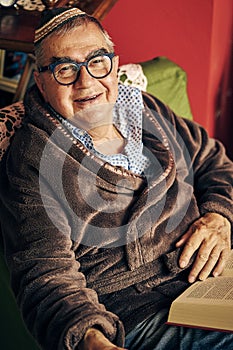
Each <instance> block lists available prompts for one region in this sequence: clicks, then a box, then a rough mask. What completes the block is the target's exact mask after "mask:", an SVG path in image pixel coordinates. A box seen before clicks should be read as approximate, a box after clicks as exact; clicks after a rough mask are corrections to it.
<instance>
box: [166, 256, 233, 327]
mask: <svg viewBox="0 0 233 350" xmlns="http://www.w3.org/2000/svg"><path fill="white" fill-rule="evenodd" d="M167 324H170V325H176V326H187V327H197V328H202V329H212V330H219V331H229V332H233V250H231V254H230V257H229V259H228V261H227V264H226V266H225V269H224V271H223V273H222V274H221V275H220V276H218V277H209V278H207V279H206V280H205V281H198V282H195V283H194V284H192V285H191V286H190V287H189V288H188V289H186V290H185V292H183V293H182V294H181V295H180V296H179V297H178V298H176V299H175V300H174V301H173V302H172V305H171V307H170V311H169V315H168V321H167Z"/></svg>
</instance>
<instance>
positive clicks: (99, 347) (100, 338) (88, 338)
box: [78, 328, 124, 350]
mask: <svg viewBox="0 0 233 350" xmlns="http://www.w3.org/2000/svg"><path fill="white" fill-rule="evenodd" d="M78 350H124V349H123V348H119V347H118V346H116V345H114V344H112V343H111V342H110V341H109V340H108V339H107V338H106V337H105V336H104V335H103V333H102V332H100V331H99V330H98V329H95V328H89V329H88V330H87V332H86V333H85V335H84V338H83V340H82V341H81V343H80V344H79V346H78Z"/></svg>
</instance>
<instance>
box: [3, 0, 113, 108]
mask: <svg viewBox="0 0 233 350" xmlns="http://www.w3.org/2000/svg"><path fill="white" fill-rule="evenodd" d="M43 1H44V3H45V1H46V0H43ZM116 2H117V0H94V1H93V0H74V1H67V0H57V1H55V3H54V2H53V3H54V5H53V7H70V6H75V7H79V8H80V9H82V10H83V11H85V12H87V13H88V14H90V15H93V16H95V17H96V18H98V19H99V20H100V21H101V20H102V19H103V18H104V17H105V16H106V14H107V13H108V12H109V11H110V9H111V8H112V7H113V5H114V4H115V3H116ZM49 3H52V2H51V1H49V0H47V4H48V5H47V7H49ZM40 13H41V12H40V11H27V10H25V9H23V8H18V9H16V8H7V9H6V8H5V9H4V8H1V9H0V50H1V49H2V50H10V51H22V52H25V53H28V54H32V53H33V49H34V46H33V40H34V31H35V28H36V27H37V26H38V24H39V20H40ZM32 68H33V59H32V57H31V56H28V59H27V63H26V66H25V69H24V71H23V74H22V75H21V78H20V81H19V83H18V86H17V89H16V93H15V95H14V98H13V102H15V101H18V100H19V99H21V98H22V97H23V95H24V92H25V87H26V86H27V83H28V80H29V79H30V76H31V72H32Z"/></svg>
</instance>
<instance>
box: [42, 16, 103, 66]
mask: <svg viewBox="0 0 233 350" xmlns="http://www.w3.org/2000/svg"><path fill="white" fill-rule="evenodd" d="M42 45H43V56H44V58H46V59H49V60H50V59H51V57H67V56H68V57H71V58H73V59H75V60H76V59H77V60H83V59H86V58H87V57H88V56H89V54H90V53H91V52H94V51H98V50H100V49H101V50H103V49H105V52H108V51H109V50H108V45H107V43H106V40H105V37H104V35H103V33H102V32H101V31H100V29H99V28H98V27H97V26H96V25H95V24H94V23H84V24H82V25H80V26H78V27H74V28H72V29H71V30H70V31H69V32H62V33H61V32H60V33H59V32H56V33H52V34H50V35H49V36H48V37H47V38H46V39H45V40H44V41H43V43H42Z"/></svg>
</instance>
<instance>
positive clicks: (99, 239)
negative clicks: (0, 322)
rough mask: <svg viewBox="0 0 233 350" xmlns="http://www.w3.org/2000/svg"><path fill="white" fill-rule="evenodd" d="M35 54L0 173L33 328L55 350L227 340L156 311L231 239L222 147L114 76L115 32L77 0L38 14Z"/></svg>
mask: <svg viewBox="0 0 233 350" xmlns="http://www.w3.org/2000/svg"><path fill="white" fill-rule="evenodd" d="M35 54H36V60H37V66H38V70H37V72H35V81H36V85H35V86H33V87H32V89H31V90H30V91H28V93H27V95H26V98H25V101H24V104H25V119H24V125H23V127H22V128H21V129H20V130H19V131H17V133H16V135H15V138H14V140H13V143H12V144H11V147H10V149H9V151H8V152H7V154H6V155H5V157H4V159H3V161H2V162H1V172H0V173H1V188H0V194H1V197H0V198H1V223H2V226H3V237H4V243H5V254H6V260H7V263H8V266H9V270H10V271H11V278H12V289H13V291H14V293H15V295H16V299H17V302H18V305H19V307H20V309H21V311H22V314H23V317H24V320H25V322H26V324H27V326H28V328H29V330H30V332H31V333H32V334H33V336H34V337H35V338H36V339H37V341H38V343H39V344H40V346H41V348H42V349H49V350H51V349H79V350H82V349H109V350H110V349H122V347H124V346H125V347H127V348H129V349H138V350H139V349H140V350H142V349H159V350H161V349H166V350H167V349H179V348H182V349H184V348H185V349H191V348H192V346H193V348H200V349H201V348H204V347H205V348H207V347H208V346H210V347H211V349H220V348H221V349H222V348H224V349H230V347H231V346H232V341H233V340H232V339H233V337H232V335H230V334H224V333H218V332H212V333H211V332H207V331H204V330H199V331H198V330H192V329H184V328H182V327H171V326H167V325H165V324H164V323H165V321H166V317H167V311H168V308H169V306H170V304H171V302H172V300H173V299H174V298H175V297H176V296H177V295H179V294H180V293H181V292H182V291H183V290H184V289H185V288H187V286H188V285H189V283H192V282H194V281H195V280H196V279H200V280H204V279H206V278H207V277H208V276H209V275H210V274H212V275H213V276H217V275H219V274H220V273H221V272H222V270H223V268H224V264H225V262H226V259H227V257H228V254H229V251H230V249H231V246H232V238H231V224H232V221H233V212H232V175H233V165H232V163H231V162H230V160H229V159H228V158H227V157H226V156H225V153H224V149H223V146H222V145H221V144H220V143H219V142H217V141H214V140H212V139H209V138H208V136H207V134H206V132H205V131H204V130H203V129H202V128H201V127H199V126H198V125H196V124H195V123H192V122H190V121H187V120H184V119H181V118H178V117H176V116H175V115H174V114H173V113H172V112H171V111H170V110H169V109H168V108H167V107H165V106H164V105H163V104H162V103H161V102H160V101H158V100H157V99H156V98H154V97H152V96H150V95H148V94H144V93H143V95H142V93H141V92H140V91H139V90H138V89H135V88H130V87H125V86H122V85H118V81H117V70H118V60H119V59H118V56H117V55H116V54H115V53H114V50H113V43H112V41H111V39H110V38H109V36H108V34H107V33H106V32H105V31H104V29H103V28H102V26H101V25H100V23H99V22H98V21H97V20H96V19H94V18H93V17H90V16H88V15H86V14H85V13H83V12H82V11H80V10H79V9H77V8H72V9H67V8H66V9H55V10H49V11H46V12H45V13H44V14H43V16H42V20H41V24H40V26H39V28H38V29H37V30H36V33H35ZM213 344H214V345H213ZM223 344H224V346H223ZM222 346H223V347H222Z"/></svg>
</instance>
